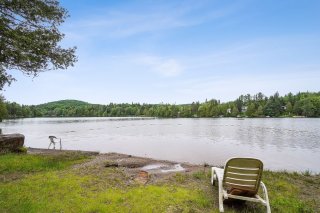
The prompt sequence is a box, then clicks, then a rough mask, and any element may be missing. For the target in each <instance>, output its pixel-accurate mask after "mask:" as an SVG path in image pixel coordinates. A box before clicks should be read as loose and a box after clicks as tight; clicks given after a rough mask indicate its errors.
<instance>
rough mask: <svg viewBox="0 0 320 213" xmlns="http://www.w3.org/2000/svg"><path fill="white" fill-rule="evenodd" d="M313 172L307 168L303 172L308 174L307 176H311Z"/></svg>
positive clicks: (305, 174)
mask: <svg viewBox="0 0 320 213" xmlns="http://www.w3.org/2000/svg"><path fill="white" fill-rule="evenodd" d="M311 174H312V172H311V171H310V170H309V169H307V170H306V171H304V172H302V175H304V176H307V177H310V176H311Z"/></svg>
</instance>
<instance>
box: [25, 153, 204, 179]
mask: <svg viewBox="0 0 320 213" xmlns="http://www.w3.org/2000/svg"><path fill="white" fill-rule="evenodd" d="M28 153H29V154H45V155H57V154H66V153H81V154H84V155H88V156H90V159H89V160H88V161H86V162H84V163H81V164H77V165H74V166H73V168H74V169H76V170H78V171H79V172H81V173H92V172H94V173H99V172H103V171H104V170H105V169H106V168H118V169H120V170H121V171H122V172H123V173H124V174H125V175H126V176H127V177H128V181H129V182H132V181H135V182H138V183H141V184H147V183H155V182H158V181H161V180H166V179H167V178H170V177H171V176H172V175H174V174H176V173H193V172H197V171H208V170H209V167H208V165H194V164H189V163H180V162H174V161H167V160H156V159H152V158H144V157H138V156H132V155H126V154H120V153H103V154H102V153H99V152H90V151H78V150H77V151H74V150H53V149H37V148H28Z"/></svg>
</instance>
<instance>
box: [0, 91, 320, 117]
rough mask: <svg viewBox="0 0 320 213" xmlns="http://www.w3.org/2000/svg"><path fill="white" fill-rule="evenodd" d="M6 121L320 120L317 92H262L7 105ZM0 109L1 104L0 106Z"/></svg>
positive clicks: (8, 103)
mask: <svg viewBox="0 0 320 213" xmlns="http://www.w3.org/2000/svg"><path fill="white" fill-rule="evenodd" d="M5 105H6V110H5V112H6V114H5V115H4V116H5V118H27V117H125V116H146V117H161V118H178V117H182V118H191V117H237V116H247V117H265V116H269V117H284V116H287V117H289V116H305V117H320V92H318V93H310V92H305V93H298V94H296V95H293V94H291V93H289V94H287V95H285V96H283V97H281V96H279V94H278V93H276V94H274V95H272V96H270V97H266V96H264V95H263V94H262V93H258V94H256V95H253V96H251V95H249V94H248V95H245V96H243V95H241V96H240V97H239V98H238V99H237V100H235V101H230V102H226V103H220V101H219V100H215V99H212V100H209V101H205V102H204V103H199V102H193V103H191V104H181V105H175V104H139V103H131V104H114V103H110V104H108V105H100V104H89V103H87V102H83V101H76V100H63V101H55V102H50V103H46V104H41V105H36V106H34V105H31V106H27V105H19V104H17V103H15V102H13V103H10V102H6V104H5ZM0 107H1V105H0Z"/></svg>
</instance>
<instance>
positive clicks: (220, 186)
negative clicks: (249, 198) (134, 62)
mask: <svg viewBox="0 0 320 213" xmlns="http://www.w3.org/2000/svg"><path fill="white" fill-rule="evenodd" d="M218 184H219V211H220V212H224V208H223V191H222V190H223V189H222V180H220V179H219V178H218Z"/></svg>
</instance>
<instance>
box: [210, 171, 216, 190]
mask: <svg viewBox="0 0 320 213" xmlns="http://www.w3.org/2000/svg"><path fill="white" fill-rule="evenodd" d="M215 181H216V175H215V170H214V168H213V167H212V168H211V184H212V185H213V186H214V184H215Z"/></svg>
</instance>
